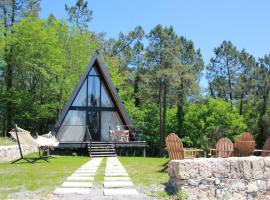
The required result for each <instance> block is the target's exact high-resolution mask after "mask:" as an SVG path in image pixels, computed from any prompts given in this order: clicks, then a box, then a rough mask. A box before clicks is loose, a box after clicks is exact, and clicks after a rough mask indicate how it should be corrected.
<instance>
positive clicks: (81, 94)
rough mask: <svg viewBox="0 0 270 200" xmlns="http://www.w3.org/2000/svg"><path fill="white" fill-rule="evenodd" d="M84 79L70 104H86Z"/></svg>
mask: <svg viewBox="0 0 270 200" xmlns="http://www.w3.org/2000/svg"><path fill="white" fill-rule="evenodd" d="M86 99H87V98H86V81H84V82H83V85H82V87H81V89H80V91H79V92H78V94H77V96H76V98H75V100H74V102H73V104H72V106H86Z"/></svg>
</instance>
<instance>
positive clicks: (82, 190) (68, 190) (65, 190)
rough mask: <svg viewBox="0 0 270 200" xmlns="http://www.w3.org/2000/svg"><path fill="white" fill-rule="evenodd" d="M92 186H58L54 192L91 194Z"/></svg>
mask: <svg viewBox="0 0 270 200" xmlns="http://www.w3.org/2000/svg"><path fill="white" fill-rule="evenodd" d="M90 191H91V189H90V188H57V189H56V190H54V192H53V193H54V194H90Z"/></svg>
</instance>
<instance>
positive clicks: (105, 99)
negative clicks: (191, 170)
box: [101, 83, 113, 107]
mask: <svg viewBox="0 0 270 200" xmlns="http://www.w3.org/2000/svg"><path fill="white" fill-rule="evenodd" d="M101 106H102V107H113V103H112V100H111V98H110V96H109V94H108V93H107V90H106V88H105V86H104V84H103V83H102V84H101Z"/></svg>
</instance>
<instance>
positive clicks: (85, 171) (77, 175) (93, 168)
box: [54, 158, 102, 195]
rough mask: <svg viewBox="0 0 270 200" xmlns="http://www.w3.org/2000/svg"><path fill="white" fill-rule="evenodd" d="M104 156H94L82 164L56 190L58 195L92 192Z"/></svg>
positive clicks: (55, 192)
mask: <svg viewBox="0 0 270 200" xmlns="http://www.w3.org/2000/svg"><path fill="white" fill-rule="evenodd" d="M101 161H102V158H93V159H92V160H90V161H89V162H87V163H86V164H84V165H82V166H81V167H80V168H79V169H78V170H77V171H75V172H74V173H73V174H72V175H71V176H69V177H68V178H67V181H66V182H64V183H63V184H62V186H61V187H59V188H57V189H56V190H55V191H54V194H56V195H64V194H90V191H91V188H92V186H93V180H94V176H95V174H96V172H97V169H98V167H99V165H100V163H101Z"/></svg>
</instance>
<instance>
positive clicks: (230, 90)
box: [226, 59, 233, 105]
mask: <svg viewBox="0 0 270 200" xmlns="http://www.w3.org/2000/svg"><path fill="white" fill-rule="evenodd" d="M226 65H227V73H228V84H229V96H230V101H231V105H232V100H233V95H232V81H231V71H230V67H229V61H228V59H227V61H226Z"/></svg>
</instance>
